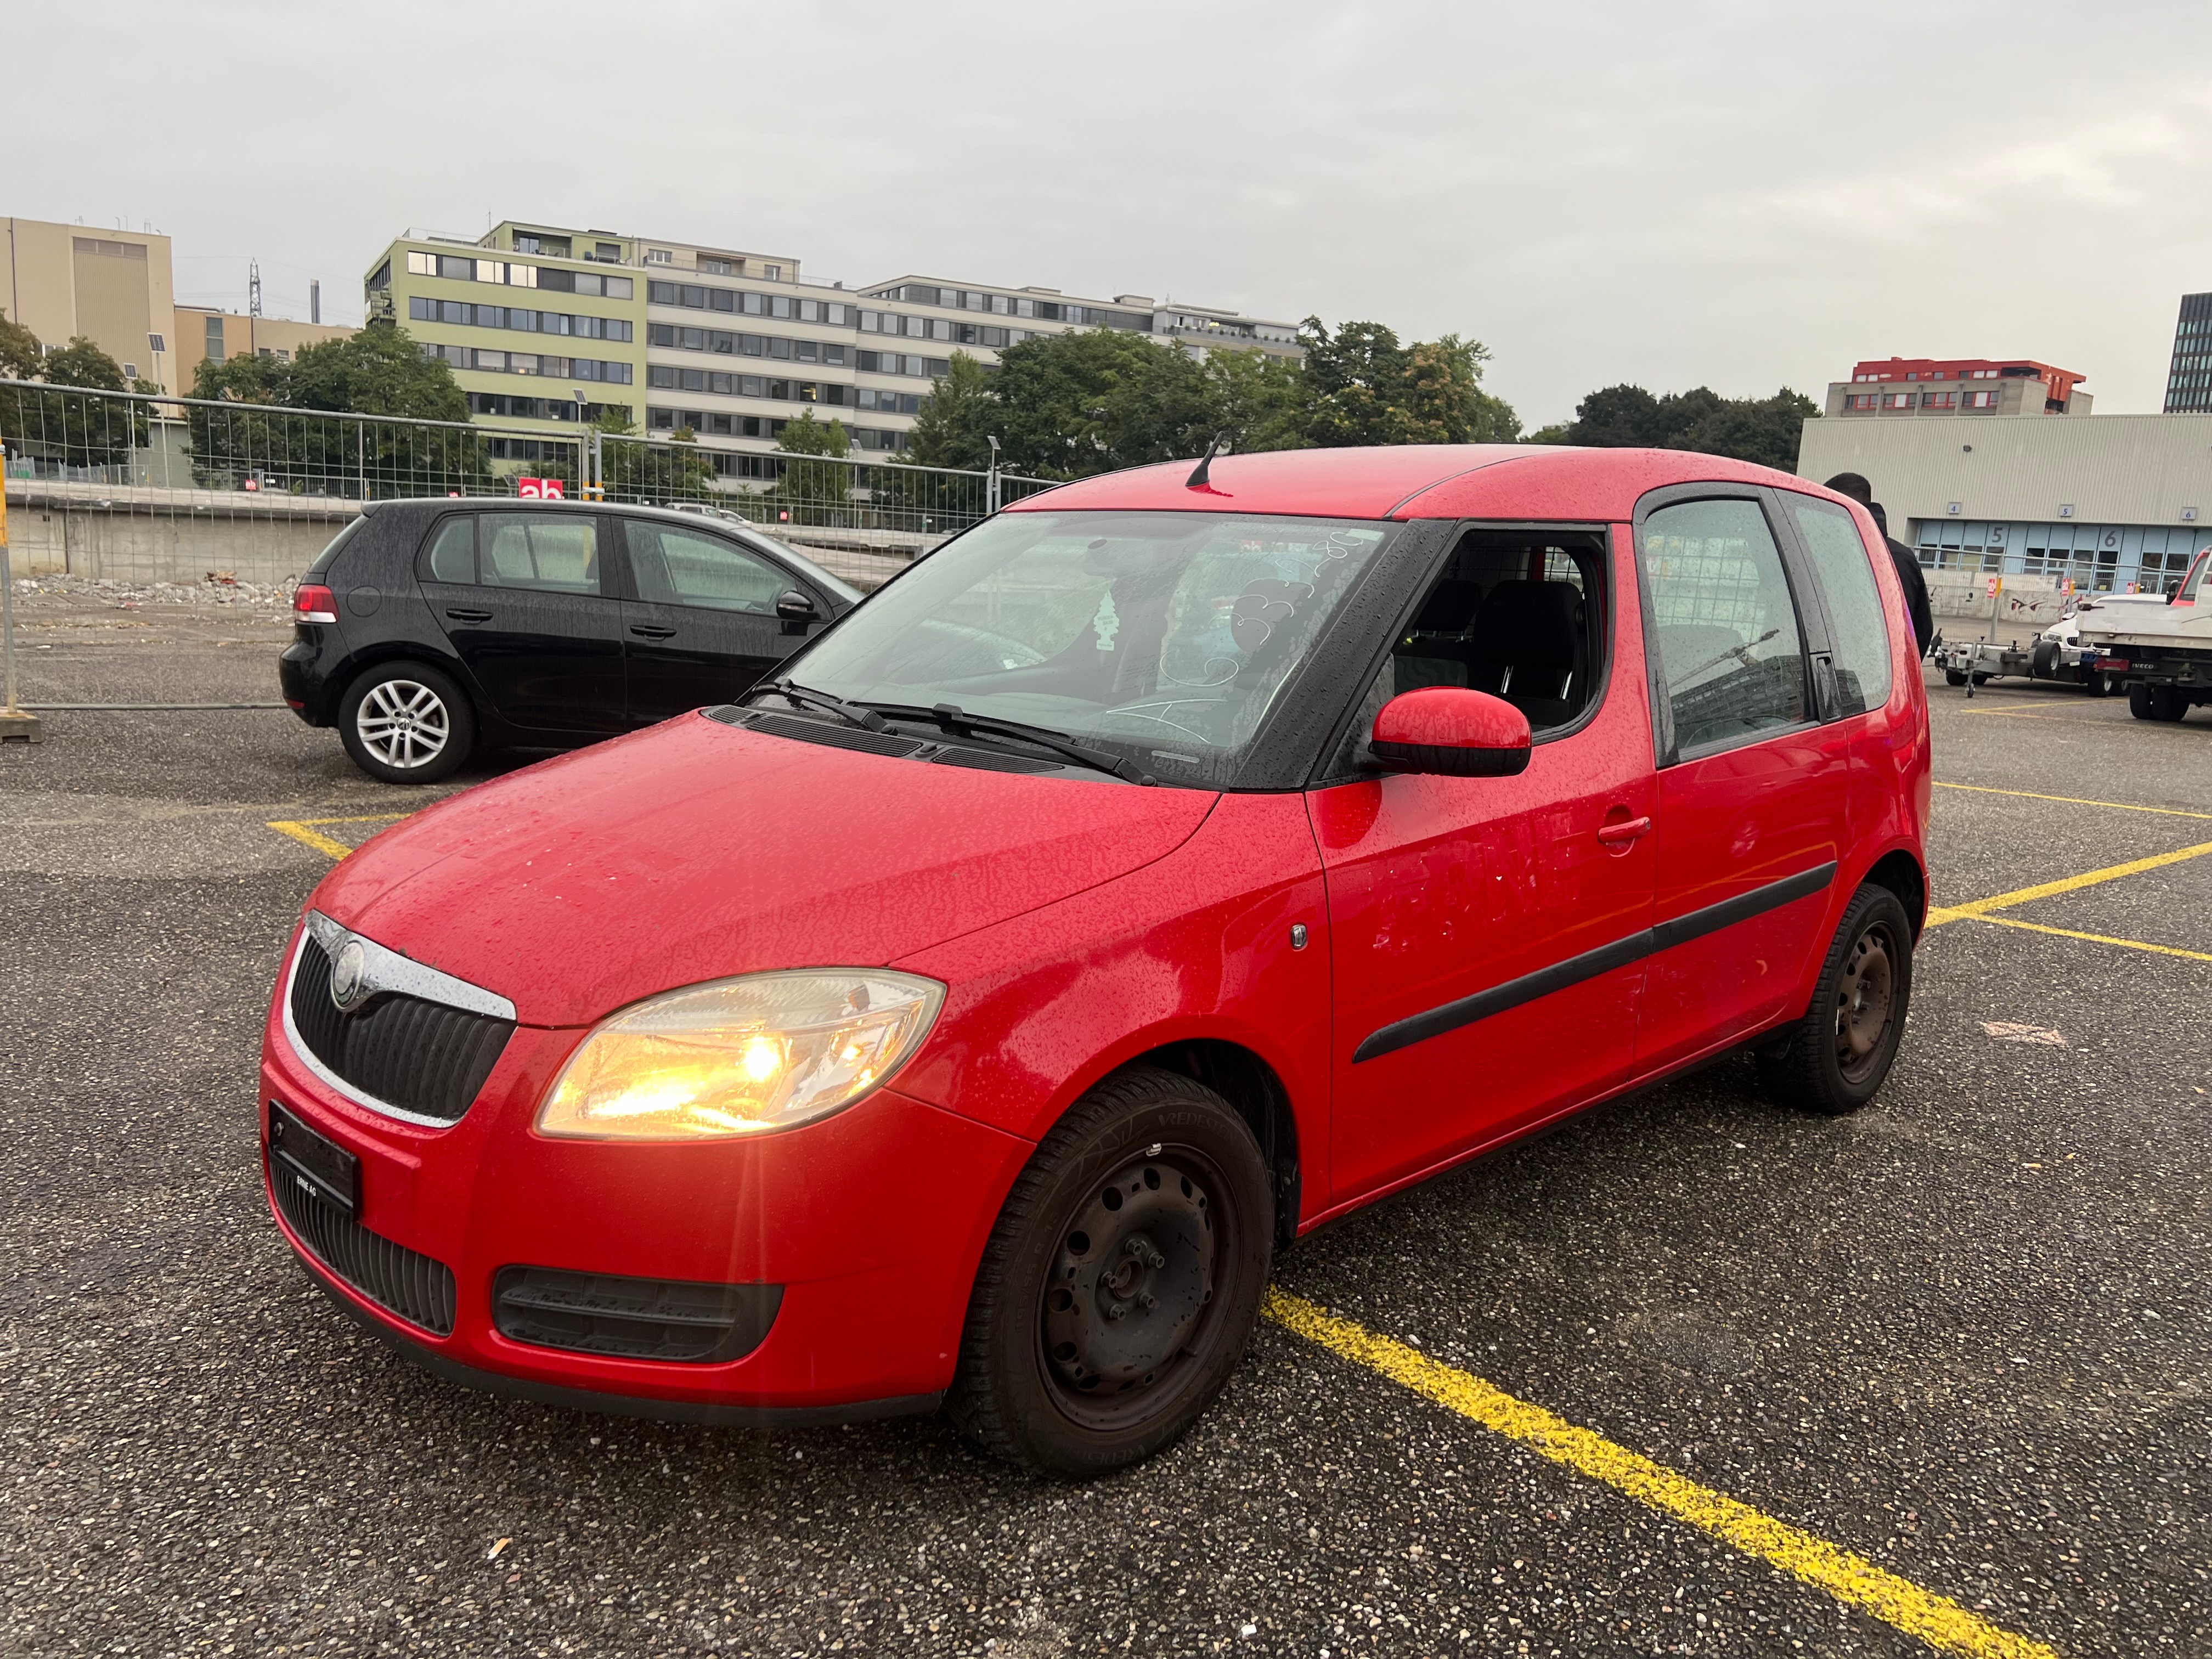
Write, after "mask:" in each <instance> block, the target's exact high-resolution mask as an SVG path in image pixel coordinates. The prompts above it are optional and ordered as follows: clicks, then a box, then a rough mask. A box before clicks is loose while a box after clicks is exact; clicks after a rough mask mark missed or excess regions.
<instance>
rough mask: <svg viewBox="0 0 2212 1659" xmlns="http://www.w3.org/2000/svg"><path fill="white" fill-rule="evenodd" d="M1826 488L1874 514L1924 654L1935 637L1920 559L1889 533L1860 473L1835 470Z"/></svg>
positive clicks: (1886, 518) (1871, 488)
mask: <svg viewBox="0 0 2212 1659" xmlns="http://www.w3.org/2000/svg"><path fill="white" fill-rule="evenodd" d="M1827 487H1828V488H1829V489H1832V490H1834V491H1835V492H1836V494H1838V495H1848V496H1850V498H1851V499H1852V500H1853V501H1857V503H1858V504H1859V505H1860V506H1861V507H1864V508H1866V510H1867V511H1868V512H1869V513H1872V514H1873V515H1874V522H1875V528H1876V529H1877V530H1879V531H1881V537H1882V539H1883V540H1884V541H1885V542H1887V543H1888V544H1889V560H1890V562H1891V563H1892V564H1893V565H1895V566H1896V567H1897V580H1898V585H1899V586H1901V587H1902V588H1904V590H1905V610H1906V611H1907V612H1908V613H1910V615H1911V617H1912V637H1913V640H1914V641H1915V642H1916V643H1917V645H1918V646H1919V647H1920V654H1921V655H1922V656H1923V657H1924V656H1926V655H1927V654H1928V644H1929V641H1931V640H1933V639H1934V638H1935V637H1936V617H1935V613H1934V612H1932V611H1929V608H1928V579H1927V578H1926V577H1925V576H1923V575H1922V574H1920V560H1919V559H1918V557H1917V556H1916V555H1915V554H1914V553H1913V551H1912V550H1911V548H1909V547H1907V546H1906V545H1905V544H1904V543H1903V542H1901V541H1899V540H1898V539H1897V538H1896V537H1894V536H1893V535H1891V534H1890V533H1889V514H1888V513H1885V512H1883V511H1882V507H1881V502H1880V501H1876V500H1875V498H1874V486H1873V485H1872V484H1870V483H1868V482H1867V481H1866V478H1865V476H1864V475H1863V474H1861V473H1857V472H1838V474H1836V476H1835V477H1832V478H1831V479H1829V480H1828V486H1827Z"/></svg>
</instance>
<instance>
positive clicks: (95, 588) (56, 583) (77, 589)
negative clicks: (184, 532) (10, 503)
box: [15, 570, 297, 611]
mask: <svg viewBox="0 0 2212 1659" xmlns="http://www.w3.org/2000/svg"><path fill="white" fill-rule="evenodd" d="M295 586H297V584H296V583H295V582H291V581H283V582H249V581H240V580H239V579H238V577H237V576H236V575H234V574H232V573H231V572H230V571H228V570H210V572H208V574H206V575H205V576H204V577H203V578H202V579H201V580H198V581H196V582H124V581H111V580H104V579H103V580H94V578H92V577H89V576H56V575H46V576H21V577H18V578H17V579H16V581H15V602H16V603H17V604H18V605H22V604H25V603H33V604H34V603H36V601H37V600H39V599H63V600H69V601H73V602H75V603H76V604H80V605H82V604H83V603H84V602H86V601H87V600H92V601H94V602H96V603H100V604H104V605H113V606H115V607H116V608H117V609H118V610H123V611H139V610H143V609H144V608H146V607H147V606H149V605H194V606H199V605H230V606H242V607H246V608H248V609H258V610H265V611H283V610H289V609H290V607H291V604H292V590H293V588H294V587H295Z"/></svg>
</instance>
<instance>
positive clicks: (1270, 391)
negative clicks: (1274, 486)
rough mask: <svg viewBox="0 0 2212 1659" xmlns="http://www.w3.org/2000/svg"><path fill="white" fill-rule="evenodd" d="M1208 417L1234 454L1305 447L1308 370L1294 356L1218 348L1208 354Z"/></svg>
mask: <svg viewBox="0 0 2212 1659" xmlns="http://www.w3.org/2000/svg"><path fill="white" fill-rule="evenodd" d="M1205 378H1206V401H1207V403H1208V404H1209V405H1210V406H1211V408H1212V415H1211V417H1210V419H1209V421H1208V422H1207V423H1208V425H1210V426H1211V427H1212V429H1213V431H1214V432H1215V433H1216V434H1218V435H1219V436H1220V438H1221V440H1222V444H1223V447H1225V448H1226V449H1228V450H1229V451H1231V453H1237V454H1249V453H1252V452H1254V451H1256V450H1262V449H1304V448H1305V447H1306V446H1307V441H1306V431H1305V422H1304V399H1305V386H1304V369H1303V368H1300V366H1299V365H1298V363H1297V360H1296V359H1294V358H1290V357H1277V356H1271V355H1270V354H1269V353H1267V352H1264V351H1251V350H1246V349H1240V348H1236V347H1228V346H1217V347H1215V348H1214V349H1212V350H1211V351H1209V352H1207V353H1206V362H1205Z"/></svg>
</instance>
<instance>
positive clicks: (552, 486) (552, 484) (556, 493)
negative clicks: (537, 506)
mask: <svg viewBox="0 0 2212 1659" xmlns="http://www.w3.org/2000/svg"><path fill="white" fill-rule="evenodd" d="M515 482H516V483H518V484H519V485H520V490H519V491H518V493H519V494H520V495H522V496H523V498H524V499H525V500H527V501H565V500H566V499H567V497H566V496H565V495H562V490H561V481H560V480H559V479H558V478H518V479H517V480H516V481H515Z"/></svg>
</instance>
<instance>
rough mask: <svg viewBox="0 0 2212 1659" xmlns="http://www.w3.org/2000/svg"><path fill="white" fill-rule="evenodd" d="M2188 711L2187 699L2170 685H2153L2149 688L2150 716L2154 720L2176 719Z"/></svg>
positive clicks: (2182, 716)
mask: <svg viewBox="0 0 2212 1659" xmlns="http://www.w3.org/2000/svg"><path fill="white" fill-rule="evenodd" d="M2188 713H2189V699H2188V698H2187V697H2185V696H2182V695H2181V693H2180V692H2179V691H2177V690H2174V688H2173V687H2172V686H2170V685H2154V686H2153V687H2151V689H2150V717H2151V718H2152V719H2153V720H2180V719H2182V718H2184V717H2185V716H2186V715H2187V714H2188Z"/></svg>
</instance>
